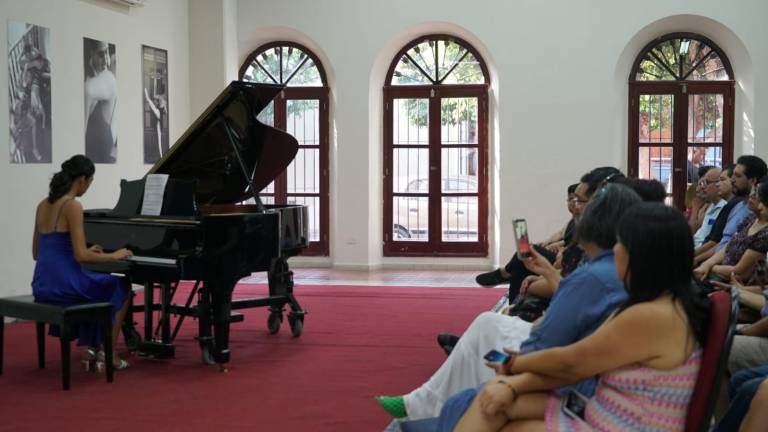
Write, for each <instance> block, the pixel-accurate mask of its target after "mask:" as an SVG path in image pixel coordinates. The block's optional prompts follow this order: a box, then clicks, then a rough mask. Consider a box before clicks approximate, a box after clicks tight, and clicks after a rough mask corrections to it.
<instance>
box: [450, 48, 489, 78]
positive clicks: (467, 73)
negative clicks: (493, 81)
mask: <svg viewBox="0 0 768 432" xmlns="http://www.w3.org/2000/svg"><path fill="white" fill-rule="evenodd" d="M484 82H485V76H484V75H483V69H482V68H481V67H480V62H479V61H478V60H477V59H476V58H475V56H474V55H472V53H469V54H467V55H466V57H464V60H462V61H461V62H460V63H459V65H458V66H456V69H454V70H453V72H451V73H450V74H449V75H448V76H447V77H445V79H444V80H443V84H482V83H484Z"/></svg>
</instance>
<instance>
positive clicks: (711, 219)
mask: <svg viewBox="0 0 768 432" xmlns="http://www.w3.org/2000/svg"><path fill="white" fill-rule="evenodd" d="M726 204H728V201H726V200H724V199H720V201H718V202H716V203H715V204H710V205H709V206H708V207H707V211H706V212H704V221H702V223H701V227H700V228H699V229H698V230H697V231H696V233H695V234H694V235H693V246H694V247H699V246H701V244H702V243H704V239H705V238H707V236H708V235H709V232H710V231H712V225H714V224H715V219H717V216H718V215H719V214H720V210H722V209H723V207H725V205H726Z"/></svg>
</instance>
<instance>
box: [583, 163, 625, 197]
mask: <svg viewBox="0 0 768 432" xmlns="http://www.w3.org/2000/svg"><path fill="white" fill-rule="evenodd" d="M622 178H624V174H622V173H621V171H619V169H618V168H614V167H598V168H595V169H593V170H592V171H590V172H588V173H586V174H584V175H583V176H581V180H580V181H581V182H582V183H586V184H587V192H586V193H587V196H590V197H591V196H592V195H593V194H594V193H595V192H596V191H597V190H598V189H600V188H601V187H602V186H605V185H606V184H608V183H612V182H615V181H616V180H620V179H622Z"/></svg>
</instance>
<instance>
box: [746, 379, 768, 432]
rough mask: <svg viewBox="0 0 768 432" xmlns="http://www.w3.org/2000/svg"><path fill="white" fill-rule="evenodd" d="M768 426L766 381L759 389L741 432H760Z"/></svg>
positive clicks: (767, 387)
mask: <svg viewBox="0 0 768 432" xmlns="http://www.w3.org/2000/svg"><path fill="white" fill-rule="evenodd" d="M766 424H768V379H767V380H764V381H763V382H762V383H761V384H760V387H759V388H758V389H757V393H755V396H754V398H752V403H750V404H749V411H748V412H747V416H746V417H745V418H744V421H743V422H741V428H740V429H739V431H740V432H759V431H764V430H765V425H766Z"/></svg>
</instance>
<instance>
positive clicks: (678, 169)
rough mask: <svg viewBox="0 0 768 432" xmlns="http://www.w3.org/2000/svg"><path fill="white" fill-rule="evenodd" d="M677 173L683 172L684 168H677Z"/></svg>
mask: <svg viewBox="0 0 768 432" xmlns="http://www.w3.org/2000/svg"><path fill="white" fill-rule="evenodd" d="M675 172H683V169H682V168H675Z"/></svg>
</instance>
